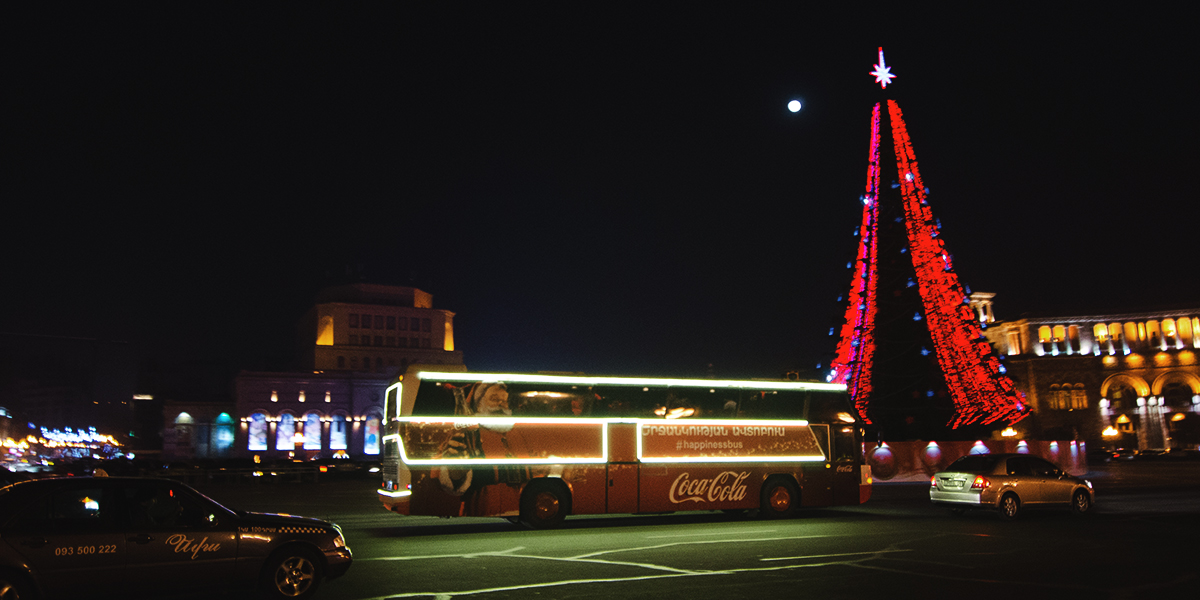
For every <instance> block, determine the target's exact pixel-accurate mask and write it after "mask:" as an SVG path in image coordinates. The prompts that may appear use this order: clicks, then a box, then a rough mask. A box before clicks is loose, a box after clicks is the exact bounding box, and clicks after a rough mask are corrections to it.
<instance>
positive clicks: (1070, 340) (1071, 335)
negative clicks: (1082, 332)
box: [1067, 325, 1080, 354]
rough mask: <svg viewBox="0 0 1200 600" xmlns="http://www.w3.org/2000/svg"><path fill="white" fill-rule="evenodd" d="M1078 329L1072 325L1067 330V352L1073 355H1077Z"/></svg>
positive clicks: (1078, 347)
mask: <svg viewBox="0 0 1200 600" xmlns="http://www.w3.org/2000/svg"><path fill="white" fill-rule="evenodd" d="M1079 349H1080V345H1079V327H1078V326H1077V325H1072V326H1070V327H1068V328H1067V351H1068V352H1070V353H1073V354H1079Z"/></svg>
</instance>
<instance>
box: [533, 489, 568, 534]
mask: <svg viewBox="0 0 1200 600" xmlns="http://www.w3.org/2000/svg"><path fill="white" fill-rule="evenodd" d="M570 513H571V494H570V493H569V492H567V490H566V489H565V488H564V487H563V485H562V484H561V483H558V482H555V481H547V480H545V479H539V480H537V481H534V482H532V483H530V484H529V485H527V486H525V492H524V493H522V494H521V523H524V524H525V526H526V527H529V528H531V529H555V528H557V527H558V526H559V525H562V522H563V519H566V518H567V515H568V514H570Z"/></svg>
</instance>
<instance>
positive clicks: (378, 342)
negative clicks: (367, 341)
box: [375, 335, 383, 346]
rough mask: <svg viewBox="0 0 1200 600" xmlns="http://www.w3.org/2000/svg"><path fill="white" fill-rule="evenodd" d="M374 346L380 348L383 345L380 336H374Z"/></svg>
mask: <svg viewBox="0 0 1200 600" xmlns="http://www.w3.org/2000/svg"><path fill="white" fill-rule="evenodd" d="M375 345H376V346H382V345H383V336H382V335H377V336H375Z"/></svg>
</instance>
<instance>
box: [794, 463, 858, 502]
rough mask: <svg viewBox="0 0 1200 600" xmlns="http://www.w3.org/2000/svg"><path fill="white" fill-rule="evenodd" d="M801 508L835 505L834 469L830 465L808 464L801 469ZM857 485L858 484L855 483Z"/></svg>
mask: <svg viewBox="0 0 1200 600" xmlns="http://www.w3.org/2000/svg"><path fill="white" fill-rule="evenodd" d="M801 471H802V473H801V477H800V506H829V505H831V504H833V469H832V468H831V466H830V464H829V463H824V462H819V463H807V464H805V465H804V467H803V468H802V469H801ZM855 485H856V486H857V485H858V482H857V481H855Z"/></svg>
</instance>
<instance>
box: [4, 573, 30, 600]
mask: <svg viewBox="0 0 1200 600" xmlns="http://www.w3.org/2000/svg"><path fill="white" fill-rule="evenodd" d="M33 597H34V594H33V588H31V587H30V586H29V581H27V580H26V579H25V578H24V577H22V576H21V575H19V574H17V573H13V572H10V571H0V600H26V599H28V598H33Z"/></svg>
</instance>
